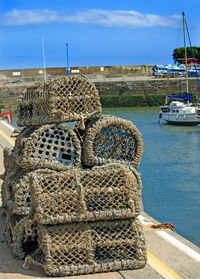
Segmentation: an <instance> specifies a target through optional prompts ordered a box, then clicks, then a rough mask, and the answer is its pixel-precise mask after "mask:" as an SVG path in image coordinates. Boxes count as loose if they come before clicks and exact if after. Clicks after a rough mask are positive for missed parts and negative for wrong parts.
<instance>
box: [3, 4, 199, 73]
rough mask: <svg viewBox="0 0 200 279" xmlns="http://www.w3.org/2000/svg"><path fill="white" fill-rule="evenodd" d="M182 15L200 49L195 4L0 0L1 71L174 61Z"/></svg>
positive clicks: (179, 38)
mask: <svg viewBox="0 0 200 279" xmlns="http://www.w3.org/2000/svg"><path fill="white" fill-rule="evenodd" d="M182 11H184V12H185V14H186V18H187V23H188V27H189V30H190V37H191V41H192V44H193V45H195V46H200V15H199V11H200V1H199V0H192V1H188V0H173V1H172V0H166V1H160V0H159V1H157V0H156V1H153V0H152V1H149V0H140V1H139V0H134V1H133V0H123V1H117V0H106V1H105V0H101V1H94V0H93V1H90V0H76V1H67V0H1V1H0V38H1V39H0V69H1V70H2V69H17V68H39V67H43V52H42V37H43V38H44V49H45V62H46V67H66V65H67V59H66V43H68V53H69V56H68V58H69V66H74V67H75V66H101V65H104V66H110V65H142V64H147V65H149V64H150V65H151V64H168V63H173V60H172V53H173V49H174V48H177V47H181V46H183V33H182V29H181V28H182V27H181V24H182V18H181V12H182Z"/></svg>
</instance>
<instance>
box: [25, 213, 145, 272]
mask: <svg viewBox="0 0 200 279" xmlns="http://www.w3.org/2000/svg"><path fill="white" fill-rule="evenodd" d="M37 230H38V242H39V247H40V249H39V250H37V251H36V252H35V254H34V255H33V256H32V257H27V258H26V259H25V266H26V267H27V266H28V265H30V264H31V263H33V264H36V265H40V266H42V267H43V268H44V270H45V272H46V273H47V274H48V275H51V276H65V275H78V274H87V273H96V272H103V271H114V270H122V269H136V268H142V267H144V265H145V264H146V261H147V257H146V247H145V240H144V236H143V231H142V226H141V225H140V223H139V221H138V220H137V219H136V218H133V219H132V218H130V219H125V220H112V221H98V222H85V223H84V222H83V223H74V224H60V225H54V226H49V225H38V227H37ZM39 258H40V262H39V261H38V259H39Z"/></svg>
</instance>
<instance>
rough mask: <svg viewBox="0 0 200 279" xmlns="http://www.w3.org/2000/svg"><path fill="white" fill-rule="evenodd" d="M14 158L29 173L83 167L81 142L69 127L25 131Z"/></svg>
mask: <svg viewBox="0 0 200 279" xmlns="http://www.w3.org/2000/svg"><path fill="white" fill-rule="evenodd" d="M11 155H12V157H13V159H14V160H15V161H16V162H17V163H18V165H19V166H21V167H22V168H23V169H27V170H34V169H39V168H49V169H56V170H66V169H68V168H69V167H80V165H81V145H80V142H79V140H78V138H77V136H76V134H75V132H74V131H73V130H72V129H71V128H69V127H68V126H66V125H65V124H51V125H44V126H41V127H33V126H32V127H28V128H26V129H24V130H23V131H22V132H21V133H20V135H19V137H18V138H17V140H16V145H15V148H14V151H13V152H12V154H11Z"/></svg>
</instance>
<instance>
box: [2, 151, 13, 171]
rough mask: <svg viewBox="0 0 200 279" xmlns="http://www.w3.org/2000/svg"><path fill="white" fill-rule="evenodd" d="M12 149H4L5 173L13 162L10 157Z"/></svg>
mask: <svg viewBox="0 0 200 279" xmlns="http://www.w3.org/2000/svg"><path fill="white" fill-rule="evenodd" d="M10 153H11V150H10V149H8V148H4V149H3V165H4V169H5V173H6V172H7V171H8V169H9V167H10V165H11V164H12V163H13V162H12V161H11V159H10Z"/></svg>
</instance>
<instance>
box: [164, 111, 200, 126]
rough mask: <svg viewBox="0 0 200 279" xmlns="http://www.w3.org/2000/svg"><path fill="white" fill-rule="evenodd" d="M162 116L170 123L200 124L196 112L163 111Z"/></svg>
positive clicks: (182, 124) (183, 124)
mask: <svg viewBox="0 0 200 279" xmlns="http://www.w3.org/2000/svg"><path fill="white" fill-rule="evenodd" d="M162 118H163V120H165V121H166V122H167V123H169V124H173V125H181V126H195V125H199V124H200V118H198V115H197V114H196V113H194V114H175V113H162Z"/></svg>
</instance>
